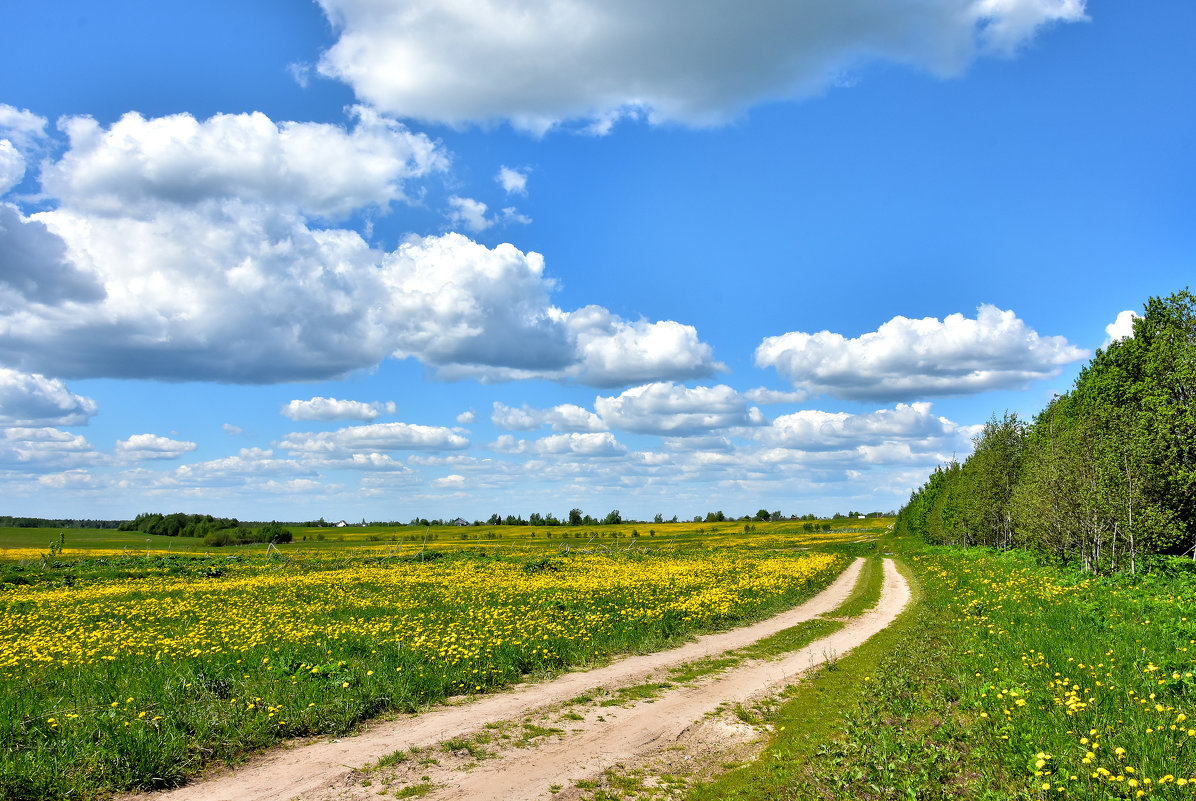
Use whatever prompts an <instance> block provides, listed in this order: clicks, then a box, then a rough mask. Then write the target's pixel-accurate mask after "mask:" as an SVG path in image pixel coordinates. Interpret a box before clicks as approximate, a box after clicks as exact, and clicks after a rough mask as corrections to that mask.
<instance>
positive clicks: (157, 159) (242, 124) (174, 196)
mask: <svg viewBox="0 0 1196 801" xmlns="http://www.w3.org/2000/svg"><path fill="white" fill-rule="evenodd" d="M352 111H353V114H354V116H355V118H356V120H355V125H354V126H353V127H352V128H351V129H346V128H343V127H341V126H337V125H329V124H325V123H314V122H282V123H275V122H274V121H272V120H271V119H270V118H269V117H267V116H266V115H265V114H262V113H261V112H253V113H252V114H217V115H216V116H214V117H211V118H210V119H207V120H202V121H201V120H197V119H195V118H194V117H192V116H191V115H190V114H175V115H171V116H168V117H155V118H151V119H146V118H144V117H142V116H141V115H140V114H137V113H135V112H130V113H128V114H125V115H124V116H123V117H121V118H120V120H118V121H117V122H115V123H113V124H112V125H111V126H110V127H108V128H104V127H103V126H101V125H100V124H99V123H97V122H96V121H95V120H93V119H91V118H90V117H67V118H64V119H63V120H62V121H61V122H60V123H59V127H60V128H62V130H63V131H65V132H66V134H67V136H68V137H69V139H70V149H69V150H68V151H67V153H66V154H65V155H64V156H63V157H62V159H61V160H59V161H58V162H55V163H52V164H50V165H49V166H48V167H47V168H46V169H44V170H43V172H42V182H43V184H44V186H45V188H46V190H47V191H48V192H50V193H51V194H54V195H56V196H57V197H59V198H61V199H62V200H63V202H64V203H65V204H67V205H69V206H71V207H72V208H75V209H80V210H86V211H90V212H95V213H100V214H120V215H128V214H130V213H134V214H136V213H138V212H140V213H141V214H145V213H147V212H148V213H150V214H152V213H154V212H155V211H156V209H157V208H158V206H159V204H161V203H163V202H169V203H175V204H179V205H184V206H190V205H195V204H197V203H201V202H203V201H207V200H213V199H217V200H219V199H230V198H235V199H238V200H241V201H247V202H253V201H260V202H266V203H271V204H276V205H281V206H294V207H295V208H297V209H299V210H300V211H302V212H303V213H305V214H315V215H321V216H325V217H339V216H344V215H346V214H348V213H350V212H352V211H354V210H355V209H358V208H362V207H364V206H367V205H371V204H372V205H377V206H379V207H381V208H383V209H386V208H388V206H389V204H390V203H391V202H392V201H396V200H403V199H404V198H405V196H404V193H403V182H404V181H405V180H408V179H411V178H418V177H421V176H425V175H427V174H429V173H431V172H434V171H437V170H443V169H445V168H446V167H447V165H448V158H447V156H446V155H445V154H444V153H443V152H442V151H441V150H440V148H439V147H438V146H437V145H436V143H434V142H433V141H432V140H430V139H429V138H428V137H427V136H425V135H423V134H415V133H411V132H410V131H408V130H407V129H406V128H405V127H404V126H403V125H402V124H400V123H398V122H396V121H394V120H393V119H390V118H388V117H384V116H382V115H380V114H378V113H376V112H374V111H372V110H370V109H368V108H365V107H361V106H358V107H355V108H354V109H352Z"/></svg>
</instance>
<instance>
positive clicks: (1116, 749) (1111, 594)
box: [691, 538, 1196, 801]
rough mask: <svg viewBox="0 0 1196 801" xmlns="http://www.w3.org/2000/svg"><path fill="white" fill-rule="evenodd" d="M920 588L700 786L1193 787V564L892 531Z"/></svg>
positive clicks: (931, 793) (902, 789) (1178, 791)
mask: <svg viewBox="0 0 1196 801" xmlns="http://www.w3.org/2000/svg"><path fill="white" fill-rule="evenodd" d="M884 546H885V547H887V548H889V549H891V550H894V551H896V552H897V554H898V555H899V556H901V557H902V560H903V562H904V563H905V565H906V568H907V569H908V571H909V573H910V575H911V577H913V578H914V579H916V581H917V584H918V585H919V586H920V596H921V597H920V598H918V599H917V603H916V605H915V606H914V607H913V608H912V609H911V610H909V611H908V612H907V613H906V614H905V615H904V616H903V617H902V618H901V619H899V620H898V622H897V623H896V624H894V625H893V626H892V627H890V628H889V629H888V630H886V631H885V632H882V633H881V634H880V635H878V636H877V637H875V638H873V639H872V640H870V641H869V642H868V643H866V644H865V645H864V646H862V647H861V648H859V649H857V650H856V651H853V652H852V653H851V654H850V655H848V656H847V657H845V658H844V659H842V660H840V661H839V662H838V663H837V664H836V665H834V667H833V669H831V670H824V671H822V672H821V673H820V674H819V675H817V676H816V677H815V678H814V679H813V681H810V682H806V683H803V684H802V685H800V686H799V687H798V688H797V690H796V691H795V693H794V694H793V695H792V697H791V698H790V701H789V703H788V704H787V705H786V706H784V707H783V708H781V709H780V710H779V711H778V713H777V715H776V717H775V718H774V720H773V725H774V728H775V729H776V736H775V739H774V740H773V742H772V743H771V744H770V745H769V747H768V749H766V751H765V753H764V754H763V756H762V757H761V758H760V760H759V761H758V762H756V763H754V764H752V765H750V766H747V767H745V768H743V769H741V770H737V771H732V772H730V773H728V774H727V775H725V776H724V777H722V778H721V779H720V780H719V781H716V782H715V783H714V784H713V785H710V786H708V787H702V788H698V789H696V790H694V792H693V793H692V795H691V798H692V799H694V801H707V800H709V799H723V798H734V799H764V798H870V799H905V798H918V799H947V798H953V799H958V798H962V799H986V800H991V801H997V800H998V799H1045V798H1067V799H1110V798H1156V799H1193V798H1196V722H1194V720H1196V676H1194V674H1196V565H1193V563H1192V562H1191V560H1190V559H1188V560H1179V559H1160V560H1159V561H1158V562H1157V563H1156V564H1155V565H1153V570H1152V571H1151V572H1149V573H1147V574H1145V575H1141V574H1140V575H1138V576H1130V575H1124V574H1122V575H1115V576H1106V577H1100V578H1094V577H1092V576H1091V575H1090V574H1081V573H1079V572H1072V571H1070V570H1066V569H1062V568H1060V567H1058V566H1056V565H1051V564H1039V563H1038V562H1036V561H1035V559H1034V558H1033V557H1031V556H1030V555H1028V554H1025V553H1018V552H1009V553H1000V552H996V551H991V550H988V549H962V548H934V547H927V546H924V545H921V544H919V543H916V542H912V541H903V540H896V539H892V538H890V539H888V540H887V541H885V542H884Z"/></svg>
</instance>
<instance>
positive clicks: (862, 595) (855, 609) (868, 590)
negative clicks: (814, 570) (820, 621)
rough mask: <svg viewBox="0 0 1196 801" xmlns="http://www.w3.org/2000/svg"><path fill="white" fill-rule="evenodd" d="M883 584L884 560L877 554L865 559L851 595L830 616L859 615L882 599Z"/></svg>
mask: <svg viewBox="0 0 1196 801" xmlns="http://www.w3.org/2000/svg"><path fill="white" fill-rule="evenodd" d="M883 586H884V562H883V561H882V560H881V558H880V557H877V556H873V557H870V558H867V559H865V560H864V565H863V567H862V568H861V569H860V577H859V579H857V580H856V583H855V587H853V588H852V591H851V595H849V596H848V597H847V600H845V601H844V602H843V603H842V604H840V605H839V607H838V608H837V609H836V610H835V611H834V612H831V613H830V615H828V617H859V616H860V615H862V614H864V612H867V611H868V610H869V609H872V608H873V607H875V606H876V604H877V603H878V602H879V601H880V591H881V588H882V587H883Z"/></svg>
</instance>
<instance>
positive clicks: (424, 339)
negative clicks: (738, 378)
mask: <svg viewBox="0 0 1196 801" xmlns="http://www.w3.org/2000/svg"><path fill="white" fill-rule="evenodd" d="M384 266H385V268H386V269H385V271H384V273H383V276H384V280H385V281H386V282H387V294H388V295H389V297H390V304H389V308H390V310H391V312H392V313H393V314H394V316H395V317H396V318H397V319H399V320H401V321H403V323H404V326H405V329H406V330H405V331H404V332H403V336H402V337H401V341H400V342H399V345H398V348H397V349H396V354H395V355H397V356H400V357H403V356H410V355H415V356H418V358H419V359H420V361H422V362H424V363H425V364H429V365H432V366H434V367H435V368H437V374H438V375H439V376H440V377H441V378H445V379H457V378H468V377H472V378H481V379H483V380H489V381H503V380H518V379H525V378H547V379H552V380H561V381H563V380H575V381H579V382H581V383H585V384H593V385H597V386H618V385H620V384H628V383H635V382H638V381H643V380H652V379H657V378H690V377H697V376H705V375H709V374H710V373H712V372H714V371H715V370H718V369H723V368H722V365H721V364H719V363H718V362H716V361H714V358H713V351H712V350H711V348H710V346H709V345H707V344H706V343H704V342H701V341H700V340H699V339H698V336H697V331H696V330H695V329H694V328H693V327H692V326H688V325H682V324H681V323H677V322H673V321H671V320H665V321H661V322H655V323H650V322H647V321H643V320H641V321H637V322H628V321H626V320H623V319H622V318H620V317H618V316H616V315H613V314H611V312H610V311H608V310H607V309H604V308H602V307H600V306H587V307H585V308H583V309H579V310H577V311H574V312H566V311H562V310H561V309H558V308H557V307H555V306H553V305H552V304H551V303H550V302H549V300H548V293H549V291H550V290H551V289H553V288H554V286H555V282H554V281H553V280H552V279H549V278H545V277H544V275H543V272H544V259H543V257H542V256H541V255H540V254H538V253H534V252H529V253H527V254H524V253H522V252H521V251H519V250H517V249H516V248H515V247H513V246H512V245H508V244H504V245H499V246H498V247H496V248H494V249H488V248H486V247H484V246H483V245H479V244H478V243H476V242H472V241H470V240H469V239H467V238H465V237H463V236H461V235H460V234H448V235H446V236H442V237H424V238H413V239H411V240H410V241H408V242H406V243H404V244H403V245H402V246H400V247H399V249H398V250H397V251H395V252H393V253H391V254H388V256H387V258H386V260H385V262H384Z"/></svg>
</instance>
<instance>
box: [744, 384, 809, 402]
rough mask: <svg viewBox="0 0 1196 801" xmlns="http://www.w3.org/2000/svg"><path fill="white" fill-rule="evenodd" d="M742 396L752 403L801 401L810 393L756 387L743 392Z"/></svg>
mask: <svg viewBox="0 0 1196 801" xmlns="http://www.w3.org/2000/svg"><path fill="white" fill-rule="evenodd" d="M743 397H745V398H747V399H748V400H749V401H751V402H752V403H763V404H772V403H801V402H802V401H804V400H805V399H806V398H808V397H810V393H808V392H803V391H801V390H796V391H793V392H783V391H781V390H779V389H766V388H764V387H757V388H755V389H749V390H747V391H746V392H744V393H743Z"/></svg>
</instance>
